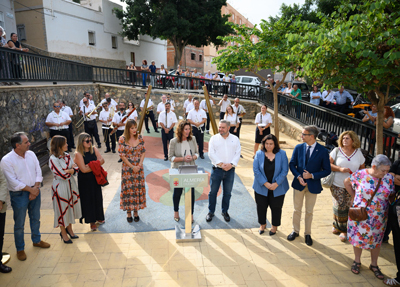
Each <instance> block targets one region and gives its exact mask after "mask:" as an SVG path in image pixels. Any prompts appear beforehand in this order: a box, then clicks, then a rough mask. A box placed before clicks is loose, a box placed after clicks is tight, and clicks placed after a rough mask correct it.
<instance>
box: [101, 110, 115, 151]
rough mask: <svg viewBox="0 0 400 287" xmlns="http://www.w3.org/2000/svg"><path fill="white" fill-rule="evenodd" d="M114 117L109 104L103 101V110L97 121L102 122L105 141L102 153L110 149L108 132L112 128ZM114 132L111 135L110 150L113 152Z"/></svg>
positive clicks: (109, 132)
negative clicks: (104, 148) (104, 149)
mask: <svg viewBox="0 0 400 287" xmlns="http://www.w3.org/2000/svg"><path fill="white" fill-rule="evenodd" d="M113 118H114V112H113V111H110V109H109V105H108V103H107V102H104V103H103V110H102V111H101V112H100V115H99V121H100V122H101V123H102V130H103V137H104V141H105V143H106V151H105V152H104V153H108V152H110V151H111V149H110V134H111V132H112V130H113V128H112V125H111V124H112V120H113ZM116 141H117V139H116V134H115V133H114V134H112V135H111V148H112V152H113V153H115V148H116V143H115V142H116Z"/></svg>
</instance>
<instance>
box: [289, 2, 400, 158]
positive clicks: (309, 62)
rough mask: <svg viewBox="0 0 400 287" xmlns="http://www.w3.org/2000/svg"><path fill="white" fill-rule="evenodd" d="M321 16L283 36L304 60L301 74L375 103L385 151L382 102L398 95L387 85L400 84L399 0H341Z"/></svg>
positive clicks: (378, 132) (380, 146)
mask: <svg viewBox="0 0 400 287" xmlns="http://www.w3.org/2000/svg"><path fill="white" fill-rule="evenodd" d="M355 11H357V13H354V12H355ZM349 15H351V16H349ZM319 17H320V18H321V21H322V22H321V25H316V24H313V23H304V22H298V23H297V28H298V30H299V32H300V33H301V32H302V31H304V33H305V35H300V34H299V33H291V34H289V35H287V38H288V39H289V41H290V42H291V43H293V48H292V51H298V52H299V57H300V58H301V61H302V62H303V64H302V67H303V72H302V73H303V74H306V75H308V76H310V77H311V78H313V79H314V81H315V83H320V84H324V85H325V86H330V87H337V86H339V85H345V86H346V85H352V86H357V88H358V90H359V91H360V92H365V93H366V94H367V96H368V98H369V100H370V101H371V102H372V103H374V104H376V105H377V107H378V118H377V123H376V135H377V136H376V139H377V140H376V143H377V152H378V153H383V119H384V117H383V112H384V106H385V104H386V103H387V102H388V101H389V100H390V99H391V98H393V97H396V96H391V95H390V94H389V87H390V86H395V87H396V88H397V89H399V88H400V27H399V26H400V4H399V2H396V1H390V0H369V1H366V2H365V3H361V4H349V3H348V1H346V0H343V1H342V4H341V5H340V7H339V9H338V12H337V13H333V14H332V15H331V16H329V17H327V16H326V15H323V14H322V13H319Z"/></svg>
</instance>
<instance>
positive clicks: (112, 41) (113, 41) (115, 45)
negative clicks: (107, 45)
mask: <svg viewBox="0 0 400 287" xmlns="http://www.w3.org/2000/svg"><path fill="white" fill-rule="evenodd" d="M117 39H118V38H117V36H111V46H112V48H113V49H117Z"/></svg>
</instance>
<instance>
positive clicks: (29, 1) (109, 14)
mask: <svg viewBox="0 0 400 287" xmlns="http://www.w3.org/2000/svg"><path fill="white" fill-rule="evenodd" d="M76 2H80V3H76ZM20 4H22V5H20ZM14 5H15V14H16V19H17V25H19V26H24V29H25V35H26V37H25V38H26V40H25V43H26V44H29V45H31V46H34V47H37V48H39V49H42V50H45V51H47V52H50V53H55V54H63V56H64V55H69V57H66V58H69V59H71V60H74V59H75V57H79V59H80V60H81V61H84V62H85V60H86V62H90V60H89V59H86V57H90V58H96V59H97V60H96V61H91V64H94V65H98V66H114V65H112V64H113V63H114V64H115V63H121V61H123V62H125V63H126V64H129V62H131V61H132V62H134V63H135V65H136V66H140V65H141V63H142V60H143V59H146V60H147V61H148V62H150V61H151V60H155V62H156V66H158V67H159V66H160V65H161V64H164V65H165V66H166V65H167V42H166V41H164V40H160V39H155V40H153V39H152V38H151V37H149V36H141V37H140V40H139V41H126V40H124V39H123V37H121V36H120V35H119V33H120V32H121V31H122V30H121V25H120V21H119V19H117V17H116V16H115V15H114V13H113V9H114V8H119V9H122V6H121V5H119V4H116V3H113V2H111V1H109V0H80V1H79V0H75V1H72V0H19V1H18V2H15V4H14ZM25 6H26V7H25ZM64 58H65V57H64ZM82 59H83V60H82Z"/></svg>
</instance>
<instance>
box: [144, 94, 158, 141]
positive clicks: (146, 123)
mask: <svg viewBox="0 0 400 287" xmlns="http://www.w3.org/2000/svg"><path fill="white" fill-rule="evenodd" d="M145 102H146V98H144V99H143V100H142V101H141V102H140V109H141V110H143V109H144V103H145ZM153 105H154V104H153V101H152V100H151V99H149V102H148V103H147V113H146V115H145V116H144V126H145V127H146V131H147V133H148V134H149V133H150V129H149V118H150V120H151V123H152V124H153V128H154V131H155V132H156V133H159V131H158V129H157V124H156V120H155V118H154V112H153Z"/></svg>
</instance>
